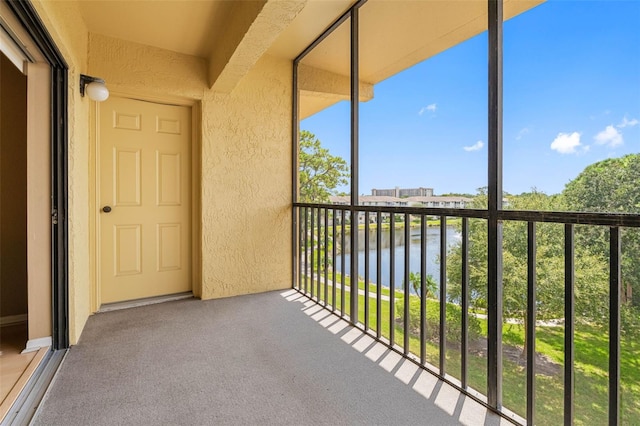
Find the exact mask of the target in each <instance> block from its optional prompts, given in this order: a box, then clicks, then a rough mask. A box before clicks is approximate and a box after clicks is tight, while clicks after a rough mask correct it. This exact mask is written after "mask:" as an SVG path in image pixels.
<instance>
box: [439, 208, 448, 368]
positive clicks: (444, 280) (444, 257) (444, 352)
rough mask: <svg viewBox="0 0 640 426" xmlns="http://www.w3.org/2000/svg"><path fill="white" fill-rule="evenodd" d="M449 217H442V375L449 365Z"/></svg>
mask: <svg viewBox="0 0 640 426" xmlns="http://www.w3.org/2000/svg"><path fill="white" fill-rule="evenodd" d="M446 333H447V217H446V216H440V375H441V376H443V377H444V375H445V374H446V363H447V334H446Z"/></svg>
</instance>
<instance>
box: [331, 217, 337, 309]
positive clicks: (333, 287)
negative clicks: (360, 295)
mask: <svg viewBox="0 0 640 426" xmlns="http://www.w3.org/2000/svg"><path fill="white" fill-rule="evenodd" d="M331 214H332V216H331V217H332V218H331V225H332V226H331V227H332V228H333V229H332V230H331V238H332V240H333V243H332V244H331V245H332V247H331V250H332V253H331V265H332V267H331V272H332V275H331V312H335V311H336V293H337V287H338V283H337V282H336V269H337V268H336V263H338V257H337V255H336V248H337V247H336V246H337V245H338V240H337V236H336V209H333V210H332V213H331Z"/></svg>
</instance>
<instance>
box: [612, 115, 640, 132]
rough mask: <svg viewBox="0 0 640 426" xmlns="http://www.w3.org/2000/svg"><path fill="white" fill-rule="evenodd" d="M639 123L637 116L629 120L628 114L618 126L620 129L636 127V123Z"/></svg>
mask: <svg viewBox="0 0 640 426" xmlns="http://www.w3.org/2000/svg"><path fill="white" fill-rule="evenodd" d="M638 123H640V122H639V121H638V119H637V118H632V119H631V120H629V119H628V118H627V116H626V115H625V116H624V118H623V119H622V121H621V122H620V124H618V125H617V126H616V127H617V128H619V129H622V128H625V127H634V126H636V125H638Z"/></svg>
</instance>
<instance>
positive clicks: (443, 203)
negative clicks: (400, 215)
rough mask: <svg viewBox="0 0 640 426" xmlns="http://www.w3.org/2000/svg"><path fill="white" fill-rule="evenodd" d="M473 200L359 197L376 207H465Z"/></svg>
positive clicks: (338, 198)
mask: <svg viewBox="0 0 640 426" xmlns="http://www.w3.org/2000/svg"><path fill="white" fill-rule="evenodd" d="M350 200H351V198H350V197H349V196H344V195H334V196H331V197H329V202H330V203H331V204H340V205H348V204H349V202H350ZM470 202H471V198H467V197H438V196H435V195H434V196H430V197H426V196H418V197H407V198H399V197H392V196H387V195H361V196H359V197H358V204H359V205H361V206H376V207H435V208H447V209H464V208H466V207H467V205H468V204H469V203H470Z"/></svg>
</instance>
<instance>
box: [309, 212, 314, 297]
mask: <svg viewBox="0 0 640 426" xmlns="http://www.w3.org/2000/svg"><path fill="white" fill-rule="evenodd" d="M315 216H316V209H315V208H311V263H310V265H309V266H310V267H311V298H312V299H313V296H314V294H315V293H314V287H313V280H314V273H313V267H314V266H315V263H314V259H315V242H314V240H315V238H314V236H315V233H316V228H315Z"/></svg>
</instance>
